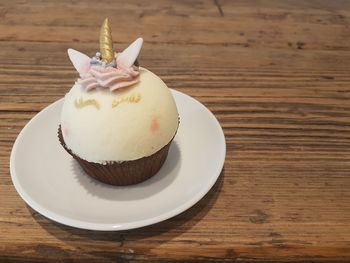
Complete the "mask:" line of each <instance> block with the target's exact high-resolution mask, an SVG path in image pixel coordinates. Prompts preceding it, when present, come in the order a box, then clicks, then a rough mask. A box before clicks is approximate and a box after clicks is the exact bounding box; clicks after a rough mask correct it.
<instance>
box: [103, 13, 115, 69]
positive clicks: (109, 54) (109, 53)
mask: <svg viewBox="0 0 350 263" xmlns="http://www.w3.org/2000/svg"><path fill="white" fill-rule="evenodd" d="M100 52H101V55H102V62H105V63H106V64H108V63H111V62H112V60H113V59H114V54H113V53H114V52H113V41H112V34H111V28H110V27H109V22H108V18H106V19H105V21H103V24H102V26H101V31H100Z"/></svg>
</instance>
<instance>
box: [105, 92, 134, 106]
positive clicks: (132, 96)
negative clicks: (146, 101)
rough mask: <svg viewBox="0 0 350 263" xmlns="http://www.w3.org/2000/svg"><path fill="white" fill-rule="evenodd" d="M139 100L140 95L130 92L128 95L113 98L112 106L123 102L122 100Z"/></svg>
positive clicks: (130, 101) (131, 101) (129, 101)
mask: <svg viewBox="0 0 350 263" xmlns="http://www.w3.org/2000/svg"><path fill="white" fill-rule="evenodd" d="M140 100H141V95H140V94H139V93H137V94H131V95H130V96H124V97H121V98H115V99H114V100H113V101H112V108H115V107H117V106H118V105H119V104H120V103H123V102H128V103H138V102H139V101H140Z"/></svg>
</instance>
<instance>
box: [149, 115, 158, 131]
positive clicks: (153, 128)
mask: <svg viewBox="0 0 350 263" xmlns="http://www.w3.org/2000/svg"><path fill="white" fill-rule="evenodd" d="M150 130H151V132H152V133H157V132H158V131H159V121H158V118H157V117H154V118H153V119H152V121H151V126H150Z"/></svg>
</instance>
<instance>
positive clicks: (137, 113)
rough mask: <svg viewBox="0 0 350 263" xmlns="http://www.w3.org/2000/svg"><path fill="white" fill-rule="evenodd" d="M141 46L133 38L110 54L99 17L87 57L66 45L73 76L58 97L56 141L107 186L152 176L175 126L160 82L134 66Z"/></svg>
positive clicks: (168, 96) (172, 107)
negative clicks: (95, 43) (96, 44)
mask: <svg viewBox="0 0 350 263" xmlns="http://www.w3.org/2000/svg"><path fill="white" fill-rule="evenodd" d="M142 44H143V40H142V38H138V39H136V40H135V41H134V42H133V43H132V44H131V45H130V46H129V47H127V48H126V49H125V50H124V51H122V52H120V53H116V52H114V50H113V41H112V35H111V30H110V27H109V22H108V19H105V21H104V23H103V25H102V27H101V32H100V51H99V52H96V54H95V55H94V56H93V57H92V58H90V57H89V56H87V55H85V54H83V53H81V52H79V51H76V50H73V49H68V56H69V58H70V60H71V62H72V64H73V66H74V67H75V69H76V70H77V72H78V73H79V78H78V79H77V81H76V82H75V84H74V86H73V87H72V89H71V90H70V91H69V92H68V93H67V94H66V95H65V98H64V104H63V108H62V113H61V125H60V127H59V130H58V135H59V140H60V142H61V144H62V146H63V147H64V148H65V150H66V151H67V152H68V153H69V154H70V155H72V156H73V158H74V159H75V160H76V161H77V162H78V163H79V164H80V166H81V167H82V168H83V170H84V171H85V172H86V173H87V174H88V175H90V176H91V177H93V178H95V179H97V180H99V181H101V182H104V183H107V184H113V185H130V184H136V183H140V182H142V181H144V180H146V179H148V178H150V177H151V176H153V175H154V174H156V173H157V172H158V171H159V169H160V168H161V167H162V165H163V164H164V162H165V160H166V158H167V154H168V150H169V147H170V144H171V142H172V140H173V138H174V136H175V134H176V131H177V128H178V125H179V115H178V111H177V109H176V105H175V101H174V99H173V97H172V95H171V93H170V90H169V89H168V87H167V86H166V84H165V83H164V82H163V81H162V80H161V79H160V78H159V77H158V76H156V75H155V74H154V73H152V72H151V71H149V70H147V69H145V68H142V67H140V66H139V64H138V61H137V57H138V55H139V53H140V50H141V47H142Z"/></svg>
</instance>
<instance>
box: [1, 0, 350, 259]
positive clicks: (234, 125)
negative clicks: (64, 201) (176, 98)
mask: <svg viewBox="0 0 350 263" xmlns="http://www.w3.org/2000/svg"><path fill="white" fill-rule="evenodd" d="M102 14H103V15H102ZM106 16H108V17H110V21H111V26H112V28H113V33H114V36H115V37H114V40H115V41H116V43H115V45H116V48H117V49H121V48H123V47H125V46H126V45H127V43H129V42H130V41H132V40H133V39H134V38H136V37H137V36H139V35H141V36H143V37H144V39H145V45H144V47H143V50H142V54H141V57H140V62H141V64H142V65H143V66H145V67H147V68H149V69H150V70H152V71H154V72H155V73H157V74H158V75H159V76H160V77H162V78H163V79H164V81H165V82H166V83H167V84H168V86H169V87H171V88H174V89H177V90H179V91H181V92H184V93H186V94H188V95H191V96H193V97H194V98H196V99H198V100H199V101H201V102H202V103H203V104H205V105H206V106H207V107H208V108H209V109H210V110H211V111H212V112H213V113H214V114H215V115H216V117H217V118H218V120H219V121H220V123H221V125H222V127H223V129H224V133H225V136H226V143H227V156H226V161H225V167H224V170H223V171H222V173H221V176H220V179H219V180H218V182H217V183H216V185H215V186H214V187H213V188H212V190H211V191H210V192H209V193H208V194H207V195H206V196H205V197H204V198H203V199H202V200H201V201H200V202H199V203H197V204H196V205H195V206H194V207H192V208H191V209H189V210H188V211H186V212H184V213H182V214H181V215H178V216H176V217H174V218H172V219H169V220H167V221H165V222H162V223H159V224H156V225H153V226H149V227H144V228H142V229H136V230H130V231H122V232H114V233H110V232H109V233H105V232H94V231H85V230H79V229H73V228H70V227H65V226H62V225H59V224H57V223H54V222H52V221H50V220H47V219H46V218H44V217H43V216H41V215H40V214H38V213H36V212H35V211H33V210H32V209H30V208H29V207H27V206H26V205H25V203H24V202H23V201H22V200H21V198H20V197H19V196H18V194H17V193H16V191H15V189H14V187H13V185H12V182H11V178H10V173H9V156H10V152H11V148H12V145H13V143H14V140H15V138H16V136H17V135H18V133H19V132H20V130H21V129H22V128H23V127H24V125H25V124H26V123H27V122H28V121H29V120H30V119H31V118H32V117H33V116H34V115H35V114H36V113H37V112H39V111H40V110H41V109H43V108H44V107H46V106H47V105H49V104H50V103H52V102H54V101H55V100H57V99H59V98H61V97H62V96H63V95H64V94H65V92H67V91H68V89H69V88H70V87H71V85H72V83H73V82H74V80H75V78H76V77H77V74H76V72H75V71H74V69H73V67H72V66H71V65H70V63H69V61H68V58H67V56H66V49H67V48H69V47H72V48H75V49H78V50H80V51H83V52H86V53H89V54H94V52H95V51H96V49H97V48H98V32H99V26H100V24H101V22H102V21H103V19H104V17H106ZM0 47H1V48H0V56H1V57H2V61H1V62H2V63H1V64H2V66H0V162H1V166H0V174H1V177H0V207H1V209H0V262H17V261H18V262H82V261H84V262H168V261H177V262H208V261H210V262H222V261H226V262H232V261H237V262H258V261H264V262H276V261H278V262H280V261H288V262H305V261H312V262H318V261H319V262H330V261H332V262H336V261H337V262H349V261H350V191H349V189H350V75H349V69H350V53H349V51H350V2H348V1H326V0H324V1H320V0H314V1H267V0H264V1H229V0H227V1H224V0H215V1H209V0H208V1H204V0H203V1H200V0H197V1H170V0H168V1H150V2H144V1H127V3H124V2H122V1H120V2H118V1H112V0H107V1H93V0H88V1H75V0H72V1H68V0H64V1H51V2H50V1H40V0H35V1H27V0H18V1H9V0H5V1H1V3H0Z"/></svg>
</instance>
